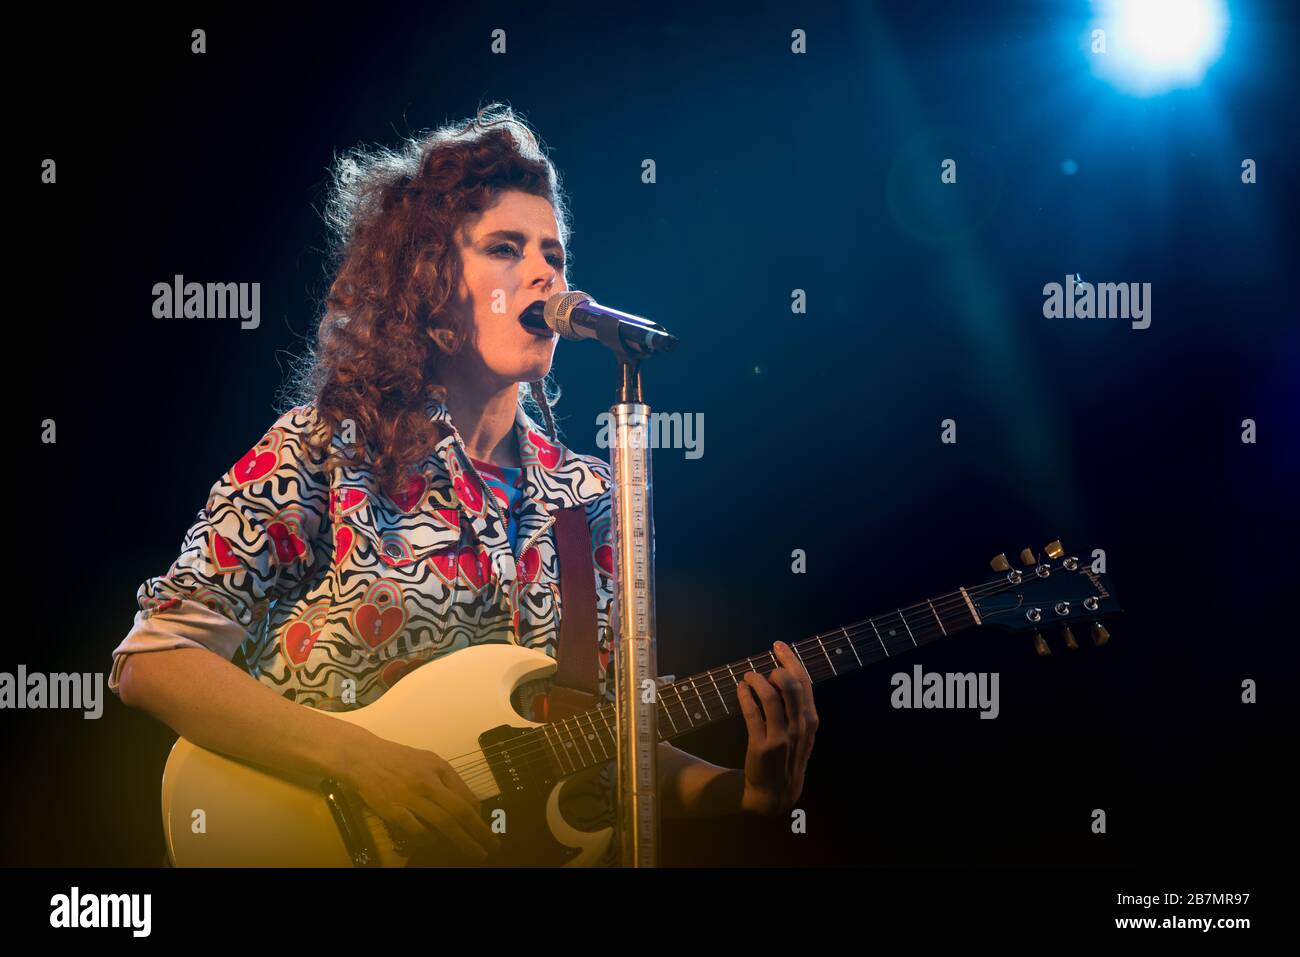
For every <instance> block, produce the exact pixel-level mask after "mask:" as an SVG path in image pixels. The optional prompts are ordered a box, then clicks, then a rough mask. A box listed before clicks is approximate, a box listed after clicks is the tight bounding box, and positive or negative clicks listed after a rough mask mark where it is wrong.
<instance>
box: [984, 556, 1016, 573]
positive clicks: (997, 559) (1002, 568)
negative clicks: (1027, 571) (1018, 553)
mask: <svg viewBox="0 0 1300 957" xmlns="http://www.w3.org/2000/svg"><path fill="white" fill-rule="evenodd" d="M989 567H990V568H992V569H993V570H994V571H995V572H1009V571H1011V563H1010V562H1009V561H1007V553H1006V552H998V553H997V554H996V555H994V556H993V561H991V562H989Z"/></svg>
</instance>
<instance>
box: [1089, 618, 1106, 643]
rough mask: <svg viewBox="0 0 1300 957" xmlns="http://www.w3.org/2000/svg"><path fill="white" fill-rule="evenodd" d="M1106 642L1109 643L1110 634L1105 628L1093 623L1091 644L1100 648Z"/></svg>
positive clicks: (1096, 622) (1100, 624)
mask: <svg viewBox="0 0 1300 957" xmlns="http://www.w3.org/2000/svg"><path fill="white" fill-rule="evenodd" d="M1108 641H1110V632H1109V631H1107V630H1106V626H1105V625H1103V624H1102V623H1101V622H1099V621H1094V622H1093V623H1092V643H1093V644H1094V645H1097V646H1098V647H1101V646H1102V645H1104V644H1105V643H1106V642H1108Z"/></svg>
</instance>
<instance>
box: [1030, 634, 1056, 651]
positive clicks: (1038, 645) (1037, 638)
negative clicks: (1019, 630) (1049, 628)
mask: <svg viewBox="0 0 1300 957" xmlns="http://www.w3.org/2000/svg"><path fill="white" fill-rule="evenodd" d="M1034 651H1036V652H1038V653H1039V654H1040V655H1050V654H1051V653H1052V649H1051V648H1048V647H1047V639H1046V638H1044V637H1043V636H1042V634H1041V633H1039V632H1037V631H1036V632H1034Z"/></svg>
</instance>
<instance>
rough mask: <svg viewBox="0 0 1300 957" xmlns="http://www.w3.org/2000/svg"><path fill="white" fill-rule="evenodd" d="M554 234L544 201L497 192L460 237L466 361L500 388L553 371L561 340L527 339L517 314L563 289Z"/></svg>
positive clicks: (561, 252)
mask: <svg viewBox="0 0 1300 957" xmlns="http://www.w3.org/2000/svg"><path fill="white" fill-rule="evenodd" d="M558 235H559V229H558V226H557V223H556V220H555V211H554V210H553V209H552V208H551V204H550V202H549V201H548V200H546V199H544V198H542V197H541V196H533V195H532V194H530V193H523V192H520V191H518V190H508V191H505V192H503V193H501V194H500V195H499V197H498V199H497V202H496V204H495V205H494V206H492V207H491V208H489V209H487V210H485V211H484V212H483V213H482V214H480V215H479V216H478V218H477V219H471V220H469V221H468V223H467V224H466V227H465V229H464V230H462V233H461V236H460V238H459V242H460V254H461V262H462V264H463V270H462V279H461V285H460V299H461V304H462V307H463V308H464V309H465V310H466V312H467V315H468V316H469V341H468V342H467V343H466V349H465V351H466V352H468V353H469V355H465V356H464V357H465V358H468V359H470V361H471V362H474V363H475V364H476V365H477V361H476V360H481V362H482V365H483V367H484V368H483V369H481V370H478V371H480V372H483V373H484V374H486V375H488V376H490V377H492V378H494V379H496V380H497V382H496V383H495V385H496V386H498V387H500V388H505V387H507V386H509V385H510V384H512V383H517V382H531V381H533V380H534V379H540V378H542V377H543V376H545V375H546V374H547V373H548V372H549V371H550V369H551V359H552V358H553V356H554V354H555V344H556V341H557V340H558V338H559V337H558V336H557V335H556V334H555V333H550V332H548V333H547V334H545V335H538V334H537V333H534V332H530V331H529V330H528V329H527V328H526V327H525V326H524V325H523V324H522V323H521V322H520V321H519V314H520V313H522V312H523V311H524V310H525V309H526V308H528V306H529V305H530V304H531V303H533V302H535V301H537V300H539V299H540V300H546V299H548V298H550V296H551V295H553V294H554V293H557V292H563V291H565V290H566V289H567V288H568V286H567V284H566V280H565V275H564V257H565V250H564V248H563V247H562V246H561V245H560V242H559V239H558ZM462 355H464V353H462Z"/></svg>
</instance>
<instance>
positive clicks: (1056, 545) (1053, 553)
mask: <svg viewBox="0 0 1300 957" xmlns="http://www.w3.org/2000/svg"><path fill="white" fill-rule="evenodd" d="M1043 551H1045V552H1047V557H1048V558H1050V559H1051V560H1052V561H1056V560H1057V559H1058V558H1060V557H1061V556H1062V555H1064V554H1065V549H1064V548H1063V547H1061V540H1060V539H1059V538H1058V539H1057V540H1056V541H1054V542H1048V543H1047V544H1046V545H1044V546H1043Z"/></svg>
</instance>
